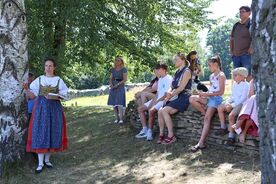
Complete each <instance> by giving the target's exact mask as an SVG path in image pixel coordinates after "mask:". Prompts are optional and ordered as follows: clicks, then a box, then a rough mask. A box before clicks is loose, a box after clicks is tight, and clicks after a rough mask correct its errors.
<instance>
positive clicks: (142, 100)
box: [141, 92, 148, 104]
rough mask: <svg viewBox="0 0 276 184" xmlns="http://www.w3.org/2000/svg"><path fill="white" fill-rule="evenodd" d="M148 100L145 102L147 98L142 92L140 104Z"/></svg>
mask: <svg viewBox="0 0 276 184" xmlns="http://www.w3.org/2000/svg"><path fill="white" fill-rule="evenodd" d="M147 101H148V100H147V96H146V92H142V93H141V103H142V104H144V103H146V102H147Z"/></svg>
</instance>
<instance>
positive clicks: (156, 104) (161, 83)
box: [135, 64, 172, 141]
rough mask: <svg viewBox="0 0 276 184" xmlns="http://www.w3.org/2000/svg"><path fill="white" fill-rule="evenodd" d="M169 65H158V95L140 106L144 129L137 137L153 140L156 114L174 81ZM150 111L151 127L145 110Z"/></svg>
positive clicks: (139, 110)
mask: <svg viewBox="0 0 276 184" xmlns="http://www.w3.org/2000/svg"><path fill="white" fill-rule="evenodd" d="M167 70H168V66H167V65H166V64H160V65H159V67H158V74H159V77H160V78H159V80H158V84H157V96H156V97H155V98H154V99H152V100H150V101H148V102H146V103H145V104H143V105H141V106H139V107H138V112H139V115H140V119H141V123H142V126H143V128H142V130H141V131H140V132H139V133H138V134H137V135H136V136H135V137H136V138H146V139H147V140H148V141H151V140H153V133H152V129H153V125H154V121H155V114H156V112H158V110H159V109H160V108H161V107H162V106H163V100H164V99H165V96H166V95H165V94H166V92H167V91H168V90H169V88H170V86H171V82H172V77H171V76H170V75H168V74H167ZM146 111H148V112H149V127H147V122H146V121H147V120H146V115H145V112H146Z"/></svg>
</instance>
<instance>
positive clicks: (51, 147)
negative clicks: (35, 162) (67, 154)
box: [26, 96, 68, 153]
mask: <svg viewBox="0 0 276 184" xmlns="http://www.w3.org/2000/svg"><path fill="white" fill-rule="evenodd" d="M67 147H68V140H67V133H66V120H65V115H64V112H63V108H62V105H61V103H60V101H59V100H47V99H46V98H45V97H44V96H39V97H38V98H37V100H36V102H35V105H34V108H33V112H32V117H31V120H30V123H29V129H28V139H27V146H26V151H27V152H35V153H47V152H57V151H63V150H65V149H67Z"/></svg>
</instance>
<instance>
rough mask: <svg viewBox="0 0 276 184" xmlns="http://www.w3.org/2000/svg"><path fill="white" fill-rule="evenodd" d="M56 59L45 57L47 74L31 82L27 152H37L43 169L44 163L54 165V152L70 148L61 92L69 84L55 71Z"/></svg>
mask: <svg viewBox="0 0 276 184" xmlns="http://www.w3.org/2000/svg"><path fill="white" fill-rule="evenodd" d="M55 69H56V63H55V61H54V60H53V59H49V58H47V59H45V60H44V70H45V75H41V76H40V77H38V78H36V79H35V80H34V81H33V82H32V83H31V85H30V91H28V93H29V94H28V95H29V96H30V97H32V98H36V97H37V99H36V101H35V104H34V108H33V112H32V117H31V120H30V123H29V130H28V140H27V147H26V150H27V152H35V153H37V154H38V167H37V168H36V170H35V172H36V173H37V174H38V173H41V172H42V170H43V167H44V165H45V166H46V167H48V168H52V167H53V165H52V164H51V162H50V156H51V153H52V152H57V151H63V150H65V149H67V135H66V121H65V116H64V112H63V108H62V105H61V102H60V98H59V97H58V96H54V95H49V93H55V94H58V95H62V96H64V95H67V92H68V88H67V86H66V84H65V83H64V82H63V80H62V79H61V78H60V77H58V76H56V75H55Z"/></svg>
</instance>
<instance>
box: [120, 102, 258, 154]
mask: <svg viewBox="0 0 276 184" xmlns="http://www.w3.org/2000/svg"><path fill="white" fill-rule="evenodd" d="M125 118H126V121H127V122H130V124H131V126H132V127H133V128H135V129H140V128H141V123H140V119H139V117H138V112H137V105H136V104H135V102H134V101H131V102H130V103H129V104H128V106H127V108H126V116H125ZM172 118H173V123H174V132H175V135H176V136H177V138H179V139H189V140H190V141H192V142H193V143H196V142H197V141H198V140H199V138H200V135H201V131H202V127H203V116H202V115H201V114H200V113H199V112H197V111H196V110H195V109H193V108H192V107H191V106H190V107H189V108H188V110H187V111H185V112H184V113H177V114H175V115H173V117H172ZM156 125H158V123H157V118H156ZM219 128H220V123H219V118H218V114H216V115H215V116H214V117H213V119H212V123H211V129H210V132H209V135H208V138H207V144H212V145H217V146H223V147H225V148H226V149H231V150H236V151H238V152H243V153H249V154H258V153H259V138H256V137H252V136H250V135H247V138H246V141H245V143H244V144H242V143H240V142H239V141H238V137H237V136H236V143H235V146H230V147H229V146H226V141H227V135H225V136H224V137H221V136H216V135H215V134H214V132H215V131H216V130H217V129H219ZM158 130H159V129H158V127H157V126H155V128H154V131H155V132H158ZM137 132H138V130H137Z"/></svg>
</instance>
